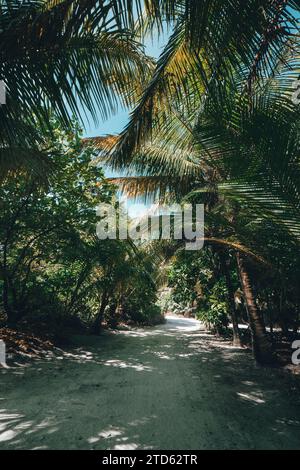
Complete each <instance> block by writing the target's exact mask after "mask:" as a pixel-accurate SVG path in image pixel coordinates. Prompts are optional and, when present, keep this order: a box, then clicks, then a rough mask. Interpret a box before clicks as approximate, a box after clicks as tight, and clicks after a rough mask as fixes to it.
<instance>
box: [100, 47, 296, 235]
mask: <svg viewBox="0 0 300 470" xmlns="http://www.w3.org/2000/svg"><path fill="white" fill-rule="evenodd" d="M298 74H299V54H298V53H297V50H294V51H293V52H292V53H291V50H290V49H288V51H287V53H286V61H285V62H284V63H283V62H282V61H279V62H278V64H277V66H276V68H275V69H274V74H273V76H272V77H271V78H265V79H262V80H260V82H259V83H256V84H255V85H254V86H253V91H252V94H251V95H249V94H248V93H245V92H244V81H243V75H242V74H241V73H236V74H235V75H234V77H232V79H231V80H230V84H228V83H227V84H226V83H225V85H224V88H223V92H222V94H218V93H217V90H216V91H215V92H214V91H213V92H212V93H211V94H207V95H206V96H205V98H204V99H203V98H200V97H199V99H198V103H197V106H196V109H197V113H195V112H194V111H193V110H192V111H190V112H189V111H187V112H184V108H181V109H180V107H179V108H177V109H174V108H172V110H171V112H170V113H169V114H168V116H167V119H165V120H162V122H161V124H160V126H159V127H156V128H154V130H153V133H152V139H149V141H148V142H147V143H145V144H144V145H140V147H139V148H138V149H137V150H136V151H135V152H134V153H133V154H132V157H131V159H130V162H129V163H128V165H127V167H126V168H127V174H128V176H127V177H123V178H119V179H118V180H116V182H117V183H119V184H120V185H121V188H122V189H123V190H124V191H126V192H127V193H129V195H133V196H136V195H141V194H144V195H145V196H146V197H147V195H150V194H152V196H153V194H154V195H156V196H159V197H165V196H166V195H167V196H168V197H171V198H172V199H179V200H180V198H182V197H184V196H187V195H188V194H189V193H190V192H191V196H196V194H198V197H202V196H205V195H206V196H205V197H206V199H207V197H208V195H209V193H218V195H219V197H221V198H223V199H224V198H225V200H227V201H228V200H232V201H237V202H238V203H239V204H241V205H242V206H243V207H244V208H246V209H247V211H248V213H251V214H252V218H253V217H255V218H256V219H257V220H262V219H268V220H272V222H273V223H276V224H278V225H280V227H281V229H282V230H285V231H286V232H287V233H288V234H289V236H290V237H291V238H293V239H296V240H298V241H299V240H300V223H299V208H300V162H299V140H300V135H299V132H300V127H299V124H300V114H299V112H300V111H299V107H298V106H296V105H295V104H293V102H292V100H291V94H290V92H291V89H292V82H293V81H294V80H295V77H297V75H298ZM194 104H196V103H194ZM195 114H196V117H195ZM116 141H117V138H114V139H113V138H110V139H108V140H107V141H106V140H105V139H104V140H103V139H99V140H98V141H97V140H96V144H97V143H98V146H99V147H100V148H105V144H107V146H108V147H109V146H110V147H113V146H114V145H115V142H116ZM132 174H135V175H141V176H134V177H133V176H130V177H129V175H132ZM201 195H202V196H201ZM223 219H224V217H223ZM223 222H224V223H225V225H226V220H225V219H224V220H223Z"/></svg>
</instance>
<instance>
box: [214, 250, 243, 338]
mask: <svg viewBox="0 0 300 470" xmlns="http://www.w3.org/2000/svg"><path fill="white" fill-rule="evenodd" d="M219 258H220V262H221V269H222V271H223V274H224V277H225V282H226V287H227V294H228V305H229V310H230V316H231V321H232V329H233V345H234V346H237V347H240V346H241V336H240V331H239V324H238V319H237V313H236V308H235V301H234V289H233V286H232V282H231V276H230V271H229V267H228V264H227V260H226V255H225V253H224V252H219Z"/></svg>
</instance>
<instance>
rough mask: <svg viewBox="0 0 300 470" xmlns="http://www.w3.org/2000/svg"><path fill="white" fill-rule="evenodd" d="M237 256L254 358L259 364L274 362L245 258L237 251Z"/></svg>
mask: <svg viewBox="0 0 300 470" xmlns="http://www.w3.org/2000/svg"><path fill="white" fill-rule="evenodd" d="M236 258H237V264H238V270H239V275H240V280H241V285H242V289H243V293H244V297H245V303H246V308H247V312H248V318H249V323H250V328H251V335H252V348H253V355H254V358H255V360H256V362H257V363H259V364H270V363H273V362H274V355H273V353H272V345H271V343H270V342H269V340H268V337H267V334H266V329H265V325H264V321H263V318H262V316H261V314H260V312H259V310H258V308H257V305H256V303H255V299H254V295H253V290H252V285H251V281H250V278H249V274H248V270H247V267H246V265H245V260H244V258H243V256H242V255H241V254H240V253H239V252H237V255H236Z"/></svg>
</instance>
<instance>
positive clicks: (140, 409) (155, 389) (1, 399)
mask: <svg viewBox="0 0 300 470" xmlns="http://www.w3.org/2000/svg"><path fill="white" fill-rule="evenodd" d="M79 345H80V346H79ZM0 381H1V385H0V448H6V449H46V448H47V449H63V448H67V449H120V450H122V449H123V450H125V449H136V448H138V449H174V450H176V449H182V448H183V449H207V448H211V449H213V448H219V449H222V448H249V449H251V448H258V449H262V448H283V449H284V448H298V447H299V446H300V445H299V443H300V423H299V418H300V403H299V393H298V391H299V390H298V380H297V379H296V378H295V377H289V376H287V375H286V374H284V373H283V372H282V371H280V370H276V369H267V368H259V367H256V366H255V365H254V363H253V361H252V357H251V354H249V353H248V352H246V351H244V350H241V349H235V348H233V347H232V346H231V345H230V343H229V342H228V341H224V340H220V339H217V338H215V337H214V336H213V335H211V334H209V333H208V332H206V331H205V330H203V329H201V328H200V325H199V323H197V322H195V321H192V320H188V319H183V318H182V319H181V318H180V319H178V318H173V319H172V318H171V319H170V321H169V322H168V323H167V324H166V325H162V326H158V327H155V328H148V329H144V330H142V329H135V330H133V331H122V332H118V333H115V334H110V335H107V334H105V335H103V336H101V337H89V338H86V339H85V338H84V337H78V338H75V339H74V347H73V348H72V349H70V350H69V351H64V352H63V351H61V352H60V353H59V354H58V355H57V356H56V357H54V356H51V357H48V358H43V359H41V360H37V361H35V362H33V363H32V364H31V365H30V366H28V364H26V366H24V365H23V367H14V368H11V369H7V370H1V371H0Z"/></svg>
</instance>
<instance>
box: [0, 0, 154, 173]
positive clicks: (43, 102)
mask: <svg viewBox="0 0 300 470" xmlns="http://www.w3.org/2000/svg"><path fill="white" fill-rule="evenodd" d="M133 9H134V2H130V1H129V2H127V1H126V2H125V1H122V0H118V1H116V0H111V1H108V2H102V1H99V0H91V1H78V0H33V1H30V2H23V1H22V0H0V11H1V15H0V46H1V47H0V49H1V52H0V56H1V60H0V78H1V79H2V80H4V82H5V84H6V93H7V99H6V105H3V106H1V107H0V128H1V130H0V167H1V171H2V172H5V171H6V170H8V169H14V168H17V167H18V166H19V165H20V164H21V165H25V166H26V165H27V166H28V167H29V169H30V168H32V167H34V168H35V169H38V168H39V167H42V169H41V171H42V172H43V171H44V166H43V163H45V162H47V149H46V148H44V142H43V137H42V135H41V134H43V132H42V133H41V132H38V131H37V130H36V129H37V128H40V129H44V130H45V132H46V131H47V132H49V127H50V126H49V124H48V123H49V113H50V112H51V113H52V114H54V115H55V116H56V118H58V119H60V121H61V123H62V124H63V125H64V126H69V125H70V123H71V118H72V116H73V115H74V114H75V115H76V116H77V117H79V118H83V117H84V116H85V115H86V114H87V113H88V114H90V116H91V117H92V119H94V120H95V121H97V119H98V117H99V115H100V116H101V117H104V118H105V117H106V116H107V115H108V114H109V113H111V112H114V111H115V110H116V109H117V107H118V106H119V105H120V103H121V105H125V106H127V105H132V104H133V102H135V101H136V98H137V95H138V93H139V92H140V91H141V86H142V85H143V84H144V83H145V80H146V77H147V74H148V72H149V70H150V69H151V67H152V62H151V60H150V59H148V58H147V57H146V56H145V54H144V52H143V47H142V46H141V45H140V44H139V43H138V42H137V41H136V40H135V39H134V35H133V24H134V18H133ZM42 150H43V151H42Z"/></svg>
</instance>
